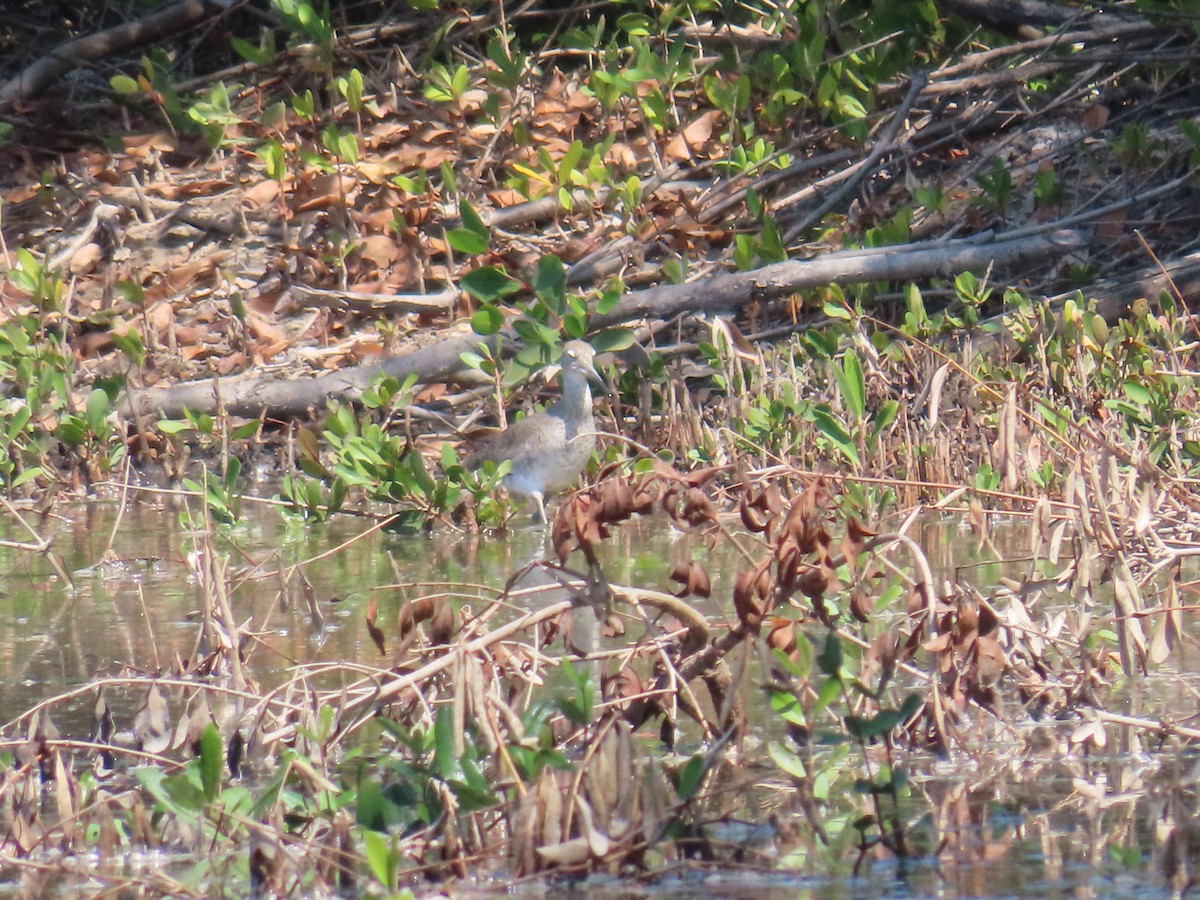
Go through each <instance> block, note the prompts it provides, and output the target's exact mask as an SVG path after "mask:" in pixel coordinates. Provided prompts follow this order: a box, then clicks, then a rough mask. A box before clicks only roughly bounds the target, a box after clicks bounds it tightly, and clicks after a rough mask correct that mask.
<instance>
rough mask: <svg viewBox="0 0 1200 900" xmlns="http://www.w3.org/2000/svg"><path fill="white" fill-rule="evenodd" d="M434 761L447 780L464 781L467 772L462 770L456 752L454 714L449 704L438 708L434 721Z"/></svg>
mask: <svg viewBox="0 0 1200 900" xmlns="http://www.w3.org/2000/svg"><path fill="white" fill-rule="evenodd" d="M433 744H434V763H435V764H436V766H437V770H438V773H439V774H440V775H441V776H442V779H443V780H445V781H462V780H463V778H465V776H466V773H464V772H463V770H462V765H461V764H460V763H459V760H458V757H457V756H456V755H455V753H454V716H453V713H452V711H451V709H450V707H449V706H442V707H439V708H438V711H437V718H436V719H434V723H433Z"/></svg>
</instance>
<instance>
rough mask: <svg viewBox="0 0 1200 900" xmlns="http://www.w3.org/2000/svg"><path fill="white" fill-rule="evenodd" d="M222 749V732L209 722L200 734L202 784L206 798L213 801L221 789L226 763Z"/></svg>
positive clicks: (210, 801)
mask: <svg viewBox="0 0 1200 900" xmlns="http://www.w3.org/2000/svg"><path fill="white" fill-rule="evenodd" d="M224 762H225V760H224V754H223V753H222V751H221V732H220V731H218V730H217V726H216V725H215V724H214V723H212V722H209V723H208V724H207V725H206V726H204V732H203V733H202V734H201V735H200V784H201V785H202V786H203V788H204V799H205V800H207V801H208V802H209V803H212V802H213V801H214V800H216V799H217V793H218V791H220V789H221V766H222V765H223V764H224Z"/></svg>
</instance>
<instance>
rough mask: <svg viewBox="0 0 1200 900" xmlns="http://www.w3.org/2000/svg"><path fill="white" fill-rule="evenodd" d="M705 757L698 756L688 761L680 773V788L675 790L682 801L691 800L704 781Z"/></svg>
mask: <svg viewBox="0 0 1200 900" xmlns="http://www.w3.org/2000/svg"><path fill="white" fill-rule="evenodd" d="M704 771H705V766H704V756H703V755H702V754H697V755H695V756H693V757H692V758H691V759H689V760H688V761H687V763H686V764H685V765H684V767H683V768H682V769H681V770H680V772H679V786H678V787H677V788H676V789H675V791H676V793H677V794H679V799H680V800H690V799H692V797H694V796H695V794H696V791H697V790H699V788H700V782H701V781H703V780H704Z"/></svg>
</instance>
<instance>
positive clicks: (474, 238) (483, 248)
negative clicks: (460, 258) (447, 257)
mask: <svg viewBox="0 0 1200 900" xmlns="http://www.w3.org/2000/svg"><path fill="white" fill-rule="evenodd" d="M446 241H447V242H448V243H449V244H450V246H451V247H453V248H454V249H455V250H457V251H458V252H459V253H466V254H467V255H468V256H479V255H480V254H481V253H487V249H488V243H487V237H486V236H485V235H480V234H478V233H477V232H475V231H472V230H471V229H470V228H452V229H450V230H449V231H447V232H446Z"/></svg>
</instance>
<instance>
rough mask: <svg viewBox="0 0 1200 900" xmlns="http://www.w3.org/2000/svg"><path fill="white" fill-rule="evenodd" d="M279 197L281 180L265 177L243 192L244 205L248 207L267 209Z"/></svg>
mask: <svg viewBox="0 0 1200 900" xmlns="http://www.w3.org/2000/svg"><path fill="white" fill-rule="evenodd" d="M278 199H279V182H278V181H275V180H274V179H264V180H263V181H260V182H259V183H258V184H256V185H254V186H253V187H251V188H249V189H248V190H246V192H245V193H244V194H242V206H243V207H245V208H246V209H266V208H267V207H268V206H270V205H271V204H272V203H274V202H275V201H276V200H278Z"/></svg>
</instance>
